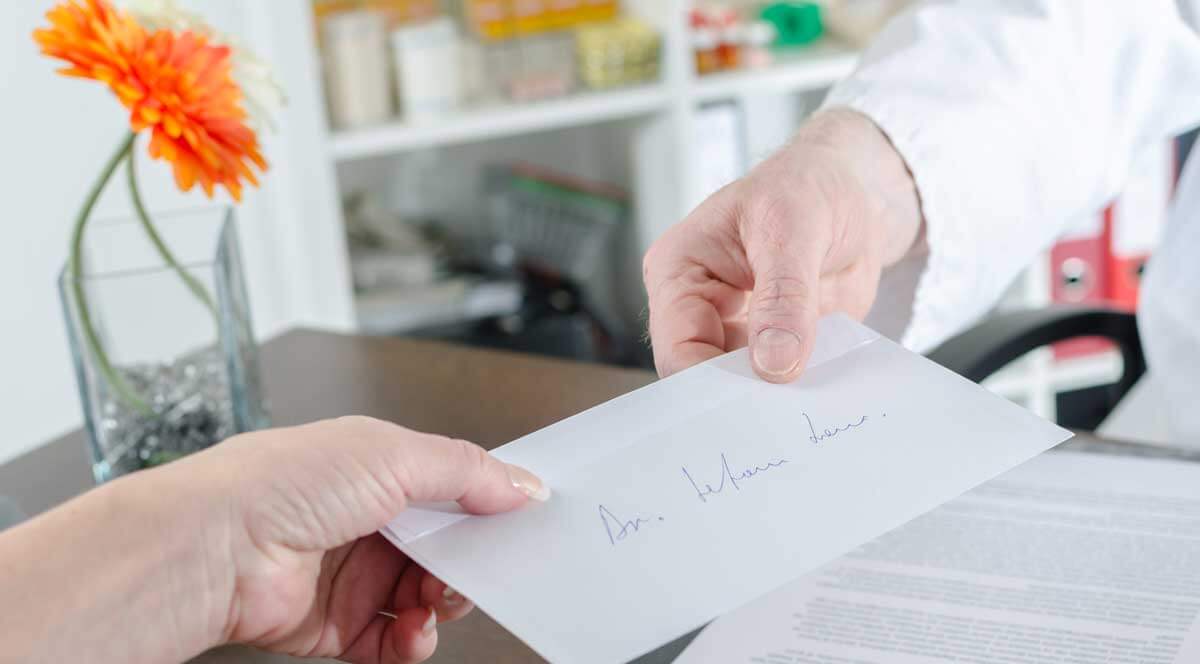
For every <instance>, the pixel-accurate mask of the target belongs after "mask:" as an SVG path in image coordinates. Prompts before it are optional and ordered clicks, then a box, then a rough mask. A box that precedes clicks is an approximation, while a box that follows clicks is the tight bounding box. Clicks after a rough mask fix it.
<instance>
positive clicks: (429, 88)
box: [391, 17, 463, 122]
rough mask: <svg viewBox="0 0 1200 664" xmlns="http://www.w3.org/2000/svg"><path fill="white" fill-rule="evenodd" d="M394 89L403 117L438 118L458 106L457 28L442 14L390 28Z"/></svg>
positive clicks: (414, 120)
mask: <svg viewBox="0 0 1200 664" xmlns="http://www.w3.org/2000/svg"><path fill="white" fill-rule="evenodd" d="M391 39H392V57H393V60H394V64H395V71H396V91H397V93H398V95H399V97H400V106H401V108H402V109H403V115H404V118H405V119H406V120H408V121H411V122H423V121H427V120H434V119H439V118H441V117H442V116H444V115H445V114H446V113H448V112H450V111H453V110H455V109H456V108H458V106H459V100H460V99H461V97H462V88H463V82H462V62H461V53H460V48H459V43H460V40H459V36H458V30H457V29H456V28H455V27H454V22H453V21H452V20H451V19H450V18H447V17H442V18H439V19H435V20H433V21H429V22H427V23H421V24H419V25H414V26H406V27H403V28H399V29H397V30H394V31H393V32H392V37H391Z"/></svg>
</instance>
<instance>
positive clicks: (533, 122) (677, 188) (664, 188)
mask: <svg viewBox="0 0 1200 664" xmlns="http://www.w3.org/2000/svg"><path fill="white" fill-rule="evenodd" d="M691 2H692V0H626V1H625V3H624V10H625V11H626V12H627V13H630V14H633V15H636V16H639V17H640V18H642V19H643V20H645V21H647V22H648V23H650V24H651V25H654V26H655V27H656V28H657V29H658V30H659V31H660V33H661V35H662V64H661V77H660V79H659V80H658V81H656V82H654V83H651V84H647V85H643V86H638V87H633V88H627V89H615V90H609V91H603V92H584V93H579V94H575V95H573V96H568V97H564V98H558V99H551V100H546V101H540V102H534V103H528V104H500V105H495V106H490V107H486V108H477V109H468V110H463V111H461V112H458V113H454V114H451V115H448V116H447V117H445V118H442V119H440V120H438V121H436V122H428V123H420V124H414V123H407V122H404V121H403V120H397V121H395V122H391V123H387V124H383V125H379V126H375V127H368V128H362V129H356V130H353V131H330V129H329V125H328V120H327V118H326V117H325V112H324V109H325V105H324V91H323V90H322V86H321V69H320V59H319V56H318V54H317V47H316V44H315V42H314V36H313V33H312V29H311V27H312V25H313V23H312V9H311V4H310V0H278V1H277V2H272V3H247V5H246V9H245V13H246V15H247V23H248V31H249V32H250V34H251V36H252V37H253V39H254V42H255V43H256V45H262V47H261V48H262V50H263V52H262V55H263V56H264V57H265V58H266V59H267V60H269V61H271V62H275V63H277V64H278V67H279V70H278V73H279V75H280V78H281V80H282V81H283V83H284V86H285V87H286V89H287V90H288V94H289V97H290V98H291V104H292V107H293V109H294V110H292V111H290V112H289V113H288V116H287V117H286V118H285V119H284V123H283V125H284V126H282V127H281V130H280V136H281V138H280V139H279V140H278V141H276V143H277V144H276V145H275V147H274V155H275V158H274V162H275V165H276V168H275V171H274V172H273V177H272V179H271V180H270V181H269V182H268V184H267V186H266V187H265V188H264V198H265V202H264V203H263V204H262V205H263V206H264V207H266V208H269V209H270V210H271V212H272V213H273V214H275V215H276V216H278V217H280V218H281V219H286V220H290V221H291V222H293V223H292V225H291V226H290V227H289V231H290V232H288V233H287V237H286V238H284V239H281V240H280V242H281V243H283V245H284V246H283V247H282V249H281V250H280V253H281V258H279V259H278V262H279V265H278V266H276V267H277V268H278V270H279V271H280V274H282V275H286V277H281V279H284V280H288V281H289V283H288V284H287V286H288V287H287V289H286V297H289V298H291V299H292V301H291V302H288V303H287V307H288V309H289V310H290V311H292V312H294V313H293V319H294V320H299V321H301V322H304V323H308V324H313V325H318V326H322V327H333V328H338V329H362V328H361V321H360V320H359V319H358V317H357V316H356V314H355V298H354V294H353V292H352V288H351V280H350V278H349V272H350V270H349V262H348V261H349V258H348V252H347V249H346V245H345V242H346V240H345V231H344V226H343V221H342V219H341V216H340V215H341V210H340V206H339V205H338V201H340V199H341V197H342V195H343V194H344V193H345V192H343V191H342V182H341V180H342V178H343V174H344V173H345V172H346V170H347V169H354V168H356V167H360V166H362V167H365V168H367V169H374V168H376V167H377V166H381V165H386V160H402V159H407V158H409V156H410V155H411V154H413V153H416V152H418V151H422V150H426V149H430V148H446V147H451V146H453V147H454V148H455V149H456V150H459V151H461V150H469V149H473V148H472V146H475V145H477V144H479V145H484V144H489V143H491V142H495V141H497V140H498V139H503V138H512V137H517V136H524V135H531V134H539V135H540V134H544V133H545V132H549V131H572V132H573V131H585V130H586V129H585V128H589V127H594V126H597V125H603V124H605V123H613V122H617V121H621V122H624V123H626V124H627V125H629V127H630V129H629V130H628V134H626V135H627V136H628V144H627V145H626V146H624V147H625V149H626V151H627V155H628V159H627V160H626V161H625V165H624V171H625V172H626V173H627V174H628V177H629V180H630V182H631V183H632V186H631V187H630V188H631V202H632V207H633V217H634V218H633V219H632V222H633V228H632V229H631V230H632V231H633V232H632V236H633V243H632V244H633V246H632V249H631V252H630V254H631V255H630V256H625V257H622V259H621V260H620V261H619V264H620V265H623V266H624V267H623V268H621V269H624V270H626V271H628V272H629V274H640V270H639V269H638V262H639V258H640V255H641V253H642V252H643V251H644V250H645V249H646V248H648V247H649V245H650V244H651V243H652V242H653V241H654V240H655V239H656V238H657V237H658V236H659V235H661V233H662V232H663V231H665V230H666V228H668V227H669V226H670V225H672V224H674V223H675V222H677V221H678V220H680V219H682V218H683V217H684V216H686V214H687V213H688V212H689V211H690V210H691V209H692V207H693V206H694V205H695V204H697V203H698V202H699V201H701V200H703V198H704V197H705V196H706V195H707V194H709V193H711V192H710V191H706V190H705V189H706V188H708V187H710V185H704V184H698V182H699V181H700V180H701V178H699V177H697V174H698V172H699V171H698V170H697V169H698V168H699V166H698V163H697V162H698V160H699V159H698V155H699V153H698V150H697V146H696V140H697V133H696V131H697V119H698V118H699V117H700V114H701V113H703V112H705V109H706V108H707V107H710V106H711V105H713V104H733V105H735V106H737V107H739V108H740V109H742V110H743V111H746V109H749V108H752V107H754V108H758V109H759V110H760V111H761V109H762V108H763V105H764V104H766V105H767V107H768V108H770V104H771V103H774V101H776V100H779V101H786V100H789V99H790V100H792V101H795V100H796V99H797V98H798V97H801V98H806V99H807V100H808V101H811V100H812V99H814V98H815V95H818V94H820V93H821V91H822V90H824V89H826V88H828V87H829V86H830V85H831V84H833V83H834V82H836V81H837V80H838V79H840V78H841V77H843V76H845V75H847V74H848V73H849V72H850V71H851V70H852V69H853V67H854V66H855V63H856V61H857V59H858V54H857V53H856V52H855V51H854V50H852V49H850V48H848V47H846V46H843V45H841V44H839V43H837V42H836V41H832V40H830V41H824V42H821V43H819V44H816V45H814V46H810V47H808V48H802V49H793V50H788V51H782V52H779V53H778V54H777V56H778V57H777V59H776V61H775V62H774V63H773V64H772V65H770V66H768V67H766V68H762V69H748V70H739V71H734V72H727V73H719V74H713V75H709V76H705V77H699V76H697V75H696V74H695V71H694V67H693V56H692V52H691V46H690V44H691V41H690V38H689V28H688V25H687V18H686V17H687V11H688V9H689V7H690V5H691ZM807 106H809V107H811V104H808V105H807ZM772 113H773V111H768V114H767V115H768V116H771V114H772ZM761 117H763V116H762V115H761V114H759V115H754V114H751V113H748V112H743V127H742V130H743V133H744V134H745V136H744V139H745V142H746V143H747V144H748V145H751V146H753V150H752V152H754V153H755V154H747V155H746V158H747V160H753V159H754V158H755V157H756V156H758V153H761V152H762V151H764V150H766V151H769V150H770V149H773V147H774V146H776V145H779V144H781V143H782V141H783V140H784V139H786V135H784V136H779V133H780V131H779V128H778V127H776V128H775V129H774V130H770V131H769V130H767V129H764V128H763V127H762V126H760V125H761V124H764V123H760V122H758V121H757V120H756V118H761ZM775 117H781V116H779V115H778V114H776V115H775ZM784 124H785V125H787V122H785V123H784ZM784 129H790V127H786V126H785V127H784ZM564 149H566V148H564ZM569 156H573V155H569ZM360 162H361V163H360ZM546 165H548V166H551V167H553V166H554V164H553V163H549V164H546ZM748 166H749V163H746V164H741V165H740V167H741V168H743V169H744V168H747V167H748ZM359 170H361V168H360V169H359ZM710 184H711V183H710ZM1025 279H1026V281H1025V283H1026V284H1027V286H1026V287H1025V289H1024V291H1023V292H1022V294H1021V296H1020V298H1019V301H1020V302H1021V303H1022V304H1023V305H1024V306H1041V305H1044V304H1046V303H1047V301H1048V295H1047V290H1048V286H1047V283H1048V282H1047V281H1046V274H1045V270H1044V266H1035V267H1034V268H1033V269H1032V270H1031V272H1030V273H1029V274H1027V275H1026V278H1025ZM631 281H638V280H637V279H631ZM626 296H627V297H626V299H627V300H628V302H629V308H630V311H631V312H633V315H634V316H635V317H636V314H637V313H638V312H640V311H641V309H642V304H641V298H642V293H641V289H640V287H636V288H631V289H630V290H629V292H628V293H626ZM376 304H377V303H376ZM1117 371H1119V358H1117V357H1112V356H1097V357H1094V358H1086V359H1085V360H1079V361H1071V362H1063V363H1059V362H1054V361H1053V359H1052V357H1051V356H1050V354H1049V353H1048V352H1044V353H1035V354H1034V355H1033V356H1032V357H1029V358H1026V359H1025V360H1023V361H1021V362H1019V363H1016V364H1014V366H1012V367H1010V368H1008V369H1006V370H1004V371H1003V372H1001V374H999V375H997V376H996V377H995V378H994V379H992V380H991V381H989V383H988V387H990V388H991V389H993V390H995V391H997V392H999V393H1001V394H1003V395H1005V396H1008V397H1010V398H1013V399H1015V400H1018V401H1020V402H1022V403H1024V404H1026V405H1027V406H1029V407H1030V408H1031V409H1033V410H1034V411H1035V412H1038V413H1040V414H1042V415H1046V416H1049V417H1053V415H1054V393H1055V390H1057V389H1065V388H1069V387H1077V386H1080V385H1085V384H1094V383H1098V382H1103V381H1104V380H1107V379H1109V378H1111V377H1112V376H1114V375H1115V374H1116V372H1117Z"/></svg>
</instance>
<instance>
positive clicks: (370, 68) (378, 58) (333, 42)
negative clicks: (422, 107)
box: [321, 11, 393, 129]
mask: <svg viewBox="0 0 1200 664" xmlns="http://www.w3.org/2000/svg"><path fill="white" fill-rule="evenodd" d="M321 44H322V49H323V56H324V65H325V80H326V91H327V94H328V97H329V115H330V120H331V121H332V123H333V126H334V127H336V128H339V129H350V128H354V127H362V126H365V125H372V124H378V123H380V122H384V121H386V120H387V119H388V118H390V117H391V116H392V114H393V105H392V85H391V76H390V75H389V66H388V49H387V26H386V24H385V22H384V18H383V17H382V16H380V15H379V14H377V13H375V12H370V11H353V12H344V13H340V14H333V15H331V16H329V17H328V18H326V19H324V20H323V21H321Z"/></svg>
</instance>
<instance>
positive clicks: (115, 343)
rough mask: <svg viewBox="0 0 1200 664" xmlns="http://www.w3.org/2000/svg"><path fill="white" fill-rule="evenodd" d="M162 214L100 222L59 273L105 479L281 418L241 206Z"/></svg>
mask: <svg viewBox="0 0 1200 664" xmlns="http://www.w3.org/2000/svg"><path fill="white" fill-rule="evenodd" d="M156 222H157V223H156V227H157V232H151V233H147V232H146V228H145V227H144V226H142V225H141V224H139V222H138V220H137V219H136V218H130V219H128V220H115V221H107V222H106V221H103V220H98V221H97V222H96V223H92V224H89V226H88V229H87V235H86V237H85V238H84V239H83V241H82V243H81V257H82V262H81V269H80V270H78V272H79V276H78V277H76V276H74V271H73V270H72V269H71V265H70V264H69V263H68V265H67V266H66V267H65V268H64V269H63V272H62V274H61V276H60V278H59V294H60V298H61V301H62V305H63V312H64V315H65V318H66V324H67V333H68V336H69V339H70V345H71V352H72V357H73V361H74V365H75V376H76V379H77V381H78V386H79V396H80V400H81V402H82V406H83V415H84V424H85V429H86V433H87V438H88V445H89V447H90V452H91V458H92V472H93V474H94V476H95V478H96V482H97V483H101V482H106V481H108V480H110V479H113V478H115V477H118V476H120V475H124V474H126V473H129V472H132V471H135V470H139V469H142V468H147V467H150V466H155V465H158V464H162V463H166V462H168V461H172V460H174V459H177V458H179V457H182V456H184V455H187V454H190V453H192V452H196V451H198V450H201V449H204V448H206V447H209V446H211V445H214V444H216V443H218V442H220V441H222V440H224V439H225V438H228V437H229V436H232V435H234V434H236V433H240V432H244V431H250V430H254V429H259V428H263V427H265V426H267V425H268V424H269V421H268V416H267V411H266V407H265V403H264V399H263V393H262V383H261V380H260V377H259V370H258V347H257V344H256V343H255V340H254V334H253V330H252V327H251V322H250V307H249V302H248V300H247V297H246V289H245V283H244V279H243V273H242V265H241V256H240V252H239V249H238V241H237V229H236V227H235V224H234V222H233V213H232V210H231V209H229V208H208V209H202V210H197V211H189V212H178V213H174V214H166V215H156ZM156 243H162V245H163V246H169V247H170V249H171V251H170V252H162V251H159V248H158V247H156ZM165 257H170V258H172V259H173V260H171V261H167V260H165ZM81 299H82V305H83V306H81Z"/></svg>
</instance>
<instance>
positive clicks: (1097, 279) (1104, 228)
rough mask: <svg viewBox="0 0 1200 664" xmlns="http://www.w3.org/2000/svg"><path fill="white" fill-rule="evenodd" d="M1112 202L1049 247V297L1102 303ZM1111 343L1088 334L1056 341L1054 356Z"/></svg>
mask: <svg viewBox="0 0 1200 664" xmlns="http://www.w3.org/2000/svg"><path fill="white" fill-rule="evenodd" d="M1112 214H1113V209H1112V206H1109V207H1108V208H1106V209H1105V210H1104V211H1103V212H1101V213H1099V214H1097V215H1095V216H1094V217H1092V218H1091V219H1089V220H1088V222H1087V223H1085V224H1083V225H1082V226H1080V227H1079V228H1076V229H1075V230H1073V231H1072V232H1071V233H1070V234H1069V235H1065V236H1063V237H1062V238H1061V239H1060V240H1059V241H1058V243H1057V244H1055V245H1054V247H1053V248H1051V249H1050V299H1051V301H1052V302H1055V303H1057V304H1101V303H1103V302H1104V300H1105V298H1106V297H1107V295H1108V290H1109V284H1108V267H1109V265H1108V261H1107V260H1106V259H1107V257H1108V243H1109V240H1108V235H1109V228H1110V226H1111V218H1112ZM1110 347H1111V346H1110V344H1108V343H1107V342H1105V341H1104V340H1102V339H1100V338H1092V337H1086V338H1081V339H1071V340H1070V341H1064V342H1061V343H1057V344H1054V357H1055V359H1066V358H1071V357H1079V356H1081V355H1088V354H1091V353H1096V352H1099V351H1102V350H1105V349H1107V348H1110Z"/></svg>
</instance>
